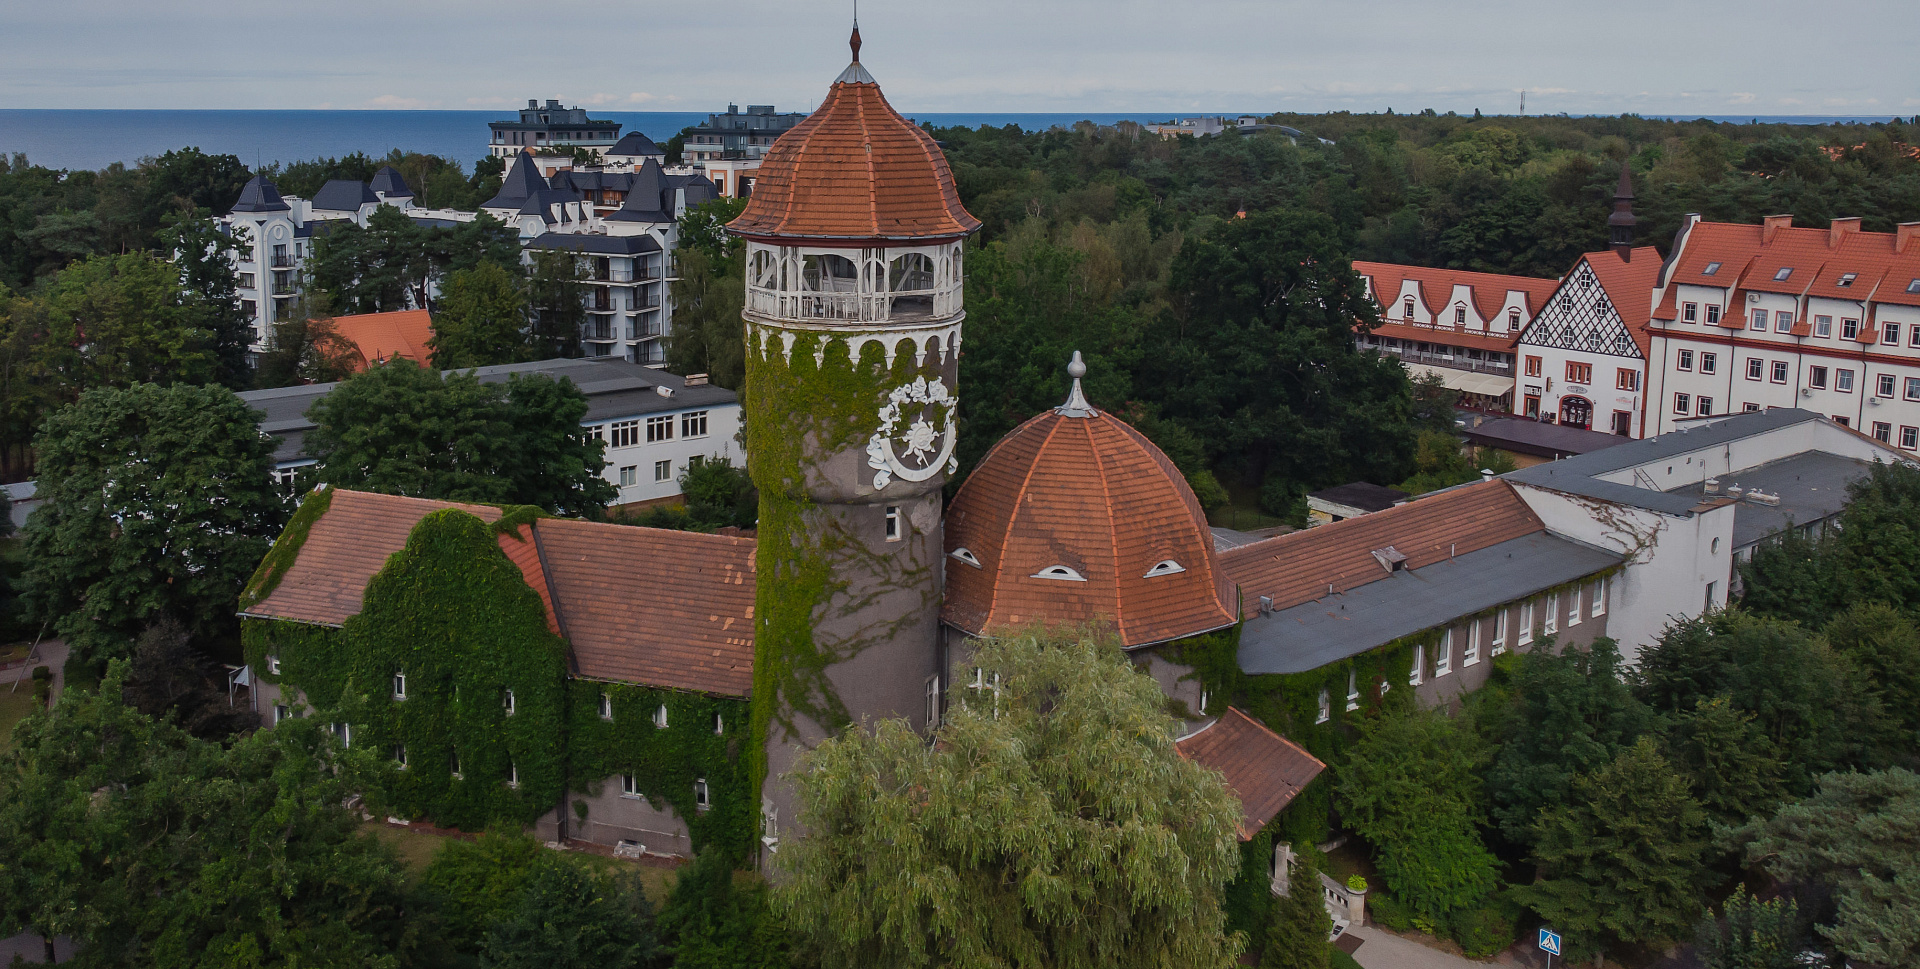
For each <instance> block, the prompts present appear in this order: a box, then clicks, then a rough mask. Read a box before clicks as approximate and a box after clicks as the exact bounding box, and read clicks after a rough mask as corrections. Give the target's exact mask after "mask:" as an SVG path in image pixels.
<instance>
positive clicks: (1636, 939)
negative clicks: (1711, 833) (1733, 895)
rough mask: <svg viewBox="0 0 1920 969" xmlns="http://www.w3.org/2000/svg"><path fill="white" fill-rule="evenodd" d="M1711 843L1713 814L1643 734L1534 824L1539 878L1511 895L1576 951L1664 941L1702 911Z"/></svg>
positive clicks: (1578, 780)
mask: <svg viewBox="0 0 1920 969" xmlns="http://www.w3.org/2000/svg"><path fill="white" fill-rule="evenodd" d="M1708 845H1709V842H1708V824H1707V815H1706V812H1705V811H1703V810H1702V809H1701V808H1700V804H1699V802H1697V801H1695V800H1694V799H1693V796H1692V794H1691V793H1689V792H1688V790H1687V782H1686V781H1685V779H1683V778H1681V777H1680V775H1679V774H1677V773H1675V772H1674V770H1673V769H1672V768H1671V767H1670V766H1669V765H1668V764H1667V761H1666V759H1665V758H1663V757H1661V756H1660V753H1659V751H1658V750H1656V749H1655V748H1654V744H1653V740H1652V738H1642V739H1641V740H1640V742H1639V743H1636V744H1634V745H1633V746H1632V747H1629V748H1627V749H1625V750H1623V751H1621V752H1620V755H1619V756H1618V757H1616V758H1614V760H1613V761H1612V763H1609V764H1607V765H1606V766H1604V767H1602V768H1600V769H1599V770H1597V771H1595V772H1593V773H1592V774H1588V775H1584V776H1582V777H1579V778H1576V779H1575V780H1574V782H1573V784H1572V787H1571V789H1570V790H1569V792H1568V798H1567V803H1565V804H1564V805H1563V806H1559V807H1554V808H1550V809H1549V810H1547V811H1545V812H1543V813H1542V814H1541V815H1540V818H1539V820H1537V821H1535V822H1534V830H1533V852H1532V856H1531V857H1532V860H1533V862H1534V864H1535V865H1536V866H1537V868H1538V869H1539V873H1540V874H1539V880H1537V881H1535V882H1534V883H1533V884H1531V885H1522V886H1519V887H1517V888H1515V889H1513V890H1512V894H1513V897H1514V899H1515V900H1516V901H1519V902H1520V903H1521V904H1523V905H1526V906H1527V907H1529V908H1531V909H1533V910H1534V911H1535V912H1537V913H1539V914H1540V917H1541V918H1543V919H1545V920H1546V921H1547V922H1548V923H1549V924H1551V925H1553V926H1555V927H1556V928H1559V929H1561V930H1562V931H1563V932H1564V933H1565V935H1566V937H1567V941H1568V942H1569V943H1570V945H1571V946H1573V948H1574V949H1575V951H1583V952H1593V951H1595V950H1598V949H1602V948H1610V947H1615V946H1619V945H1622V944H1626V945H1649V944H1655V943H1660V942H1664V941H1668V940H1671V939H1675V938H1678V937H1680V936H1681V935H1682V934H1683V933H1684V932H1685V931H1686V930H1687V929H1689V928H1690V927H1692V925H1693V923H1694V918H1695V917H1696V916H1697V915H1698V913H1699V910H1700V896H1701V894H1702V889H1703V888H1705V887H1706V881H1707V875H1706V871H1705V862H1704V858H1705V855H1706V851H1707V848H1708Z"/></svg>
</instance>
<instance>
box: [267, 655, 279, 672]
mask: <svg viewBox="0 0 1920 969" xmlns="http://www.w3.org/2000/svg"><path fill="white" fill-rule="evenodd" d="M267 672H268V673H271V674H273V675H274V676H279V675H280V654H278V653H274V654H271V655H269V656H268V657H267Z"/></svg>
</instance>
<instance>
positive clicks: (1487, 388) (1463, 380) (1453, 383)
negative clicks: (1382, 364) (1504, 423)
mask: <svg viewBox="0 0 1920 969" xmlns="http://www.w3.org/2000/svg"><path fill="white" fill-rule="evenodd" d="M1403 366H1405V367H1406V368H1407V373H1408V374H1409V375H1411V376H1412V377H1413V379H1415V380H1419V379H1420V378H1422V377H1424V376H1426V375H1427V374H1436V375H1438V376H1439V378H1440V382H1441V383H1442V384H1445V385H1446V386H1447V388H1448V389H1450V390H1458V391H1461V392H1462V393H1468V394H1484V395H1486V396H1488V397H1505V396H1507V395H1508V394H1511V393H1513V378H1512V377H1502V376H1500V375H1498V374H1491V373H1474V372H1473V371H1471V370H1450V369H1448V368H1446V367H1429V366H1427V365H1426V364H1423V363H1407V364H1403Z"/></svg>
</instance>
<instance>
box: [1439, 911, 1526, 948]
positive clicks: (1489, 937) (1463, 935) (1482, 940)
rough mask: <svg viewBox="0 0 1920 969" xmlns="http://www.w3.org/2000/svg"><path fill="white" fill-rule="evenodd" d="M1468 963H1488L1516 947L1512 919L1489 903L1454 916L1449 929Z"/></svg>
mask: <svg viewBox="0 0 1920 969" xmlns="http://www.w3.org/2000/svg"><path fill="white" fill-rule="evenodd" d="M1447 929H1448V934H1450V935H1451V936H1453V941H1455V942H1458V943H1460V948H1461V949H1464V950H1465V951H1466V953H1467V958H1469V959H1486V958H1489V957H1491V956H1492V955H1493V954H1494V953H1496V952H1499V951H1500V950H1502V949H1505V948H1506V947H1507V946H1509V945H1512V944H1513V938H1514V936H1513V919H1512V918H1511V917H1509V916H1508V914H1507V913H1506V912H1504V911H1501V909H1500V907H1499V906H1497V905H1495V904H1493V903H1491V902H1488V903H1485V904H1482V905H1478V906H1475V907H1473V908H1470V909H1463V910H1461V911H1459V912H1456V913H1454V916H1453V919H1452V921H1451V924H1450V925H1448V926H1447Z"/></svg>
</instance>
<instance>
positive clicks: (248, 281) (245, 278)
mask: <svg viewBox="0 0 1920 969" xmlns="http://www.w3.org/2000/svg"><path fill="white" fill-rule="evenodd" d="M237 288H239V289H252V288H253V274H252V273H241V274H240V282H239V284H238V286H237Z"/></svg>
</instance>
